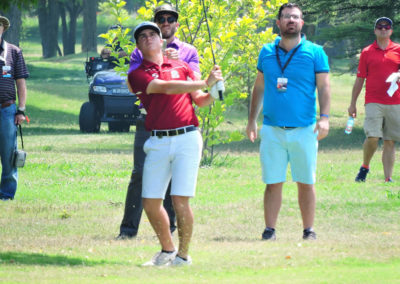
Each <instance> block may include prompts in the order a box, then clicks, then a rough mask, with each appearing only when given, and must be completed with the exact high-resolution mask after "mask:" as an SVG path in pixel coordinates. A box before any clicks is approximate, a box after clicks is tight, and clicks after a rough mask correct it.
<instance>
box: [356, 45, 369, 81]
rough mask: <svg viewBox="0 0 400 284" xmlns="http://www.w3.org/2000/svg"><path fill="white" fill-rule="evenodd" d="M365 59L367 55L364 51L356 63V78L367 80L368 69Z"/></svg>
mask: <svg viewBox="0 0 400 284" xmlns="http://www.w3.org/2000/svg"><path fill="white" fill-rule="evenodd" d="M367 57H368V54H367V52H366V50H363V51H362V52H361V56H360V62H359V63H358V70H357V77H360V78H367V75H368V68H367Z"/></svg>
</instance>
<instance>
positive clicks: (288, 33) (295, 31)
mask: <svg viewBox="0 0 400 284" xmlns="http://www.w3.org/2000/svg"><path fill="white" fill-rule="evenodd" d="M300 34H301V28H299V27H298V26H291V27H290V28H288V27H284V28H282V29H281V35H282V36H283V37H286V38H296V37H298V36H299V35H300Z"/></svg>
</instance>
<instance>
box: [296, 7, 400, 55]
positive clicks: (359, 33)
mask: <svg viewBox="0 0 400 284" xmlns="http://www.w3.org/2000/svg"><path fill="white" fill-rule="evenodd" d="M297 3H298V4H299V5H301V7H302V9H303V12H304V17H305V22H306V23H307V24H310V23H312V25H313V26H314V29H310V30H311V31H314V33H313V34H309V35H308V36H309V37H311V38H312V39H313V40H317V41H319V42H321V43H324V44H325V45H326V46H330V47H331V48H332V52H334V53H336V54H334V56H336V57H354V55H355V54H357V53H359V52H360V51H361V49H362V48H363V47H365V46H366V45H368V44H370V43H372V42H373V41H374V39H375V35H374V32H373V30H374V23H375V20H376V19H377V18H379V17H382V16H385V17H389V18H391V19H392V20H393V22H394V25H393V26H394V33H393V36H392V39H394V40H396V39H400V1H399V0H385V1H383V0H299V1H297Z"/></svg>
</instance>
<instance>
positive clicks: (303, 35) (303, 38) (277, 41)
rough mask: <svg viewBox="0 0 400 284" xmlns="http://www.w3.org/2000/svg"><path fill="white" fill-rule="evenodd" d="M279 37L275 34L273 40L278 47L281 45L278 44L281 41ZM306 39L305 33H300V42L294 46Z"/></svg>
mask: <svg viewBox="0 0 400 284" xmlns="http://www.w3.org/2000/svg"><path fill="white" fill-rule="evenodd" d="M281 39H282V37H281V36H277V37H276V38H275V42H274V44H275V45H277V46H278V47H279V48H281V47H280V46H279V42H280V41H281ZM306 40H307V37H306V35H305V34H303V33H302V34H301V40H300V43H299V44H298V45H296V46H299V45H300V44H303V43H304V42H305V41H306ZM281 49H282V48H281Z"/></svg>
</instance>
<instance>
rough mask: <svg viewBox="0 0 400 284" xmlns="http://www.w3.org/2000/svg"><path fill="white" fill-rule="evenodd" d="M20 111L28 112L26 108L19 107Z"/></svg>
mask: <svg viewBox="0 0 400 284" xmlns="http://www.w3.org/2000/svg"><path fill="white" fill-rule="evenodd" d="M18 110H20V111H25V110H26V107H18Z"/></svg>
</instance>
